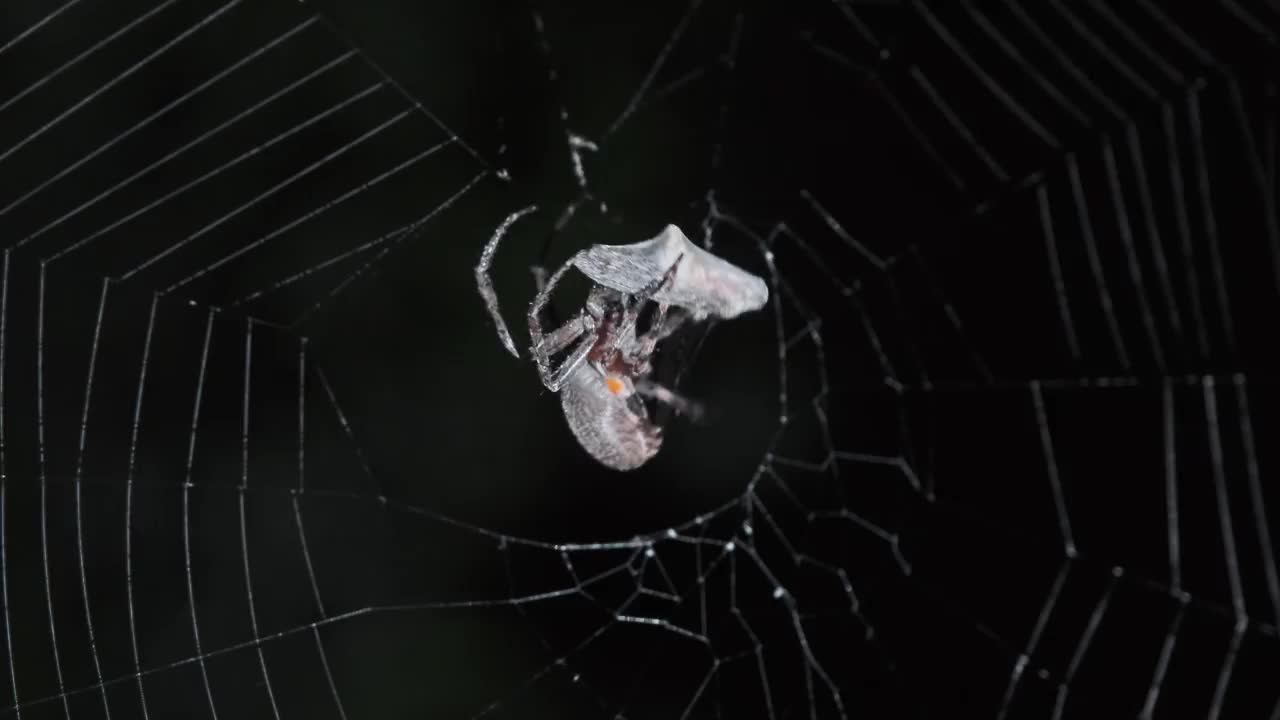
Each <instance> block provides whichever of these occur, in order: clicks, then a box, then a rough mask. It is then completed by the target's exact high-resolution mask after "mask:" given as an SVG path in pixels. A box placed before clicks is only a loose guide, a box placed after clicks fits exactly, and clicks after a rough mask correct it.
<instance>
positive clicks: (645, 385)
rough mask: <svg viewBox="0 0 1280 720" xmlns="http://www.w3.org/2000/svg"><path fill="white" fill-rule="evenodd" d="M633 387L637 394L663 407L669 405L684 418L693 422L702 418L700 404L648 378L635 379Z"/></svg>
mask: <svg viewBox="0 0 1280 720" xmlns="http://www.w3.org/2000/svg"><path fill="white" fill-rule="evenodd" d="M635 387H636V392H637V393H638V394H640V395H643V396H645V397H647V398H653V399H654V400H657V401H658V402H660V403H662V404H663V405H669V406H670V407H671V408H673V409H674V410H675V411H676V412H677V413H680V414H681V415H684V416H685V417H688V418H690V419H693V420H697V419H698V418H700V417H702V405H701V403H698V402H697V401H695V400H690V399H689V398H687V397H684V396H683V395H679V394H677V393H676V392H675V391H673V390H669V389H667V388H665V387H663V386H662V385H659V384H658V383H656V382H654V381H652V380H650V379H648V378H638V379H636V381H635Z"/></svg>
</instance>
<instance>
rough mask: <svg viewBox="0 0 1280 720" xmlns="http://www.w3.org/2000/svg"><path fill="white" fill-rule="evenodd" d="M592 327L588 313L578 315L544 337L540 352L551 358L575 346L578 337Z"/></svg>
mask: <svg viewBox="0 0 1280 720" xmlns="http://www.w3.org/2000/svg"><path fill="white" fill-rule="evenodd" d="M590 327H592V324H591V321H590V320H588V319H587V315H586V313H582V312H580V313H578V314H577V315H574V316H573V317H571V318H569V320H568V322H566V323H565V324H563V325H561V326H560V327H558V328H556V329H555V330H552V331H551V332H549V333H547V334H545V335H543V336H542V340H541V341H540V342H539V346H540V347H539V349H538V352H544V353H546V354H547V357H548V358H550V357H552V356H554V355H555V354H556V353H559V352H560V351H562V350H564V349H565V348H567V347H569V346H570V345H572V344H573V341H574V340H577V339H578V336H579V335H581V334H583V333H585V332H587V330H588V328H590Z"/></svg>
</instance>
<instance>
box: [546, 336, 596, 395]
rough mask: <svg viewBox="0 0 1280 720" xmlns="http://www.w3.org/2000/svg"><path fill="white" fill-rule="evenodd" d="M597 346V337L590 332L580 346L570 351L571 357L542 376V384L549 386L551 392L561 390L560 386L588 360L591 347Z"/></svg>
mask: <svg viewBox="0 0 1280 720" xmlns="http://www.w3.org/2000/svg"><path fill="white" fill-rule="evenodd" d="M594 346H595V338H594V337H592V336H591V335H590V334H588V335H587V336H586V337H584V338H582V340H581V341H580V342H579V343H578V347H576V348H574V349H573V352H571V353H569V357H567V358H565V360H564V362H562V363H560V367H558V368H556V370H555V373H553V374H550V375H549V376H548V375H543V376H542V384H543V385H546V386H547V389H548V390H550V391H551V392H560V388H562V387H564V384H565V383H566V382H568V380H569V377H570V376H571V375H573V373H574V372H575V371H577V369H578V368H579V367H581V366H582V363H584V362H586V361H587V355H589V354H590V353H591V348H592V347H594Z"/></svg>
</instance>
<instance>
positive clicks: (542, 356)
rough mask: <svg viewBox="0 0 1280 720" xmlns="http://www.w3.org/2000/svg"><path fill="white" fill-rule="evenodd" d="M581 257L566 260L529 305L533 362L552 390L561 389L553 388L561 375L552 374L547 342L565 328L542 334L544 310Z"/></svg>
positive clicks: (582, 318)
mask: <svg viewBox="0 0 1280 720" xmlns="http://www.w3.org/2000/svg"><path fill="white" fill-rule="evenodd" d="M579 255H581V253H580V252H579V253H576V254H574V256H573V257H571V258H569V259H568V260H566V261H565V262H564V264H563V265H561V266H560V268H559V269H558V270H556V271H555V272H554V273H552V275H551V277H550V278H547V283H546V285H545V286H544V287H543V288H542V289H541V290H539V291H538V294H537V295H536V296H534V298H533V302H532V303H530V304H529V341H530V343H531V344H532V347H531V348H530V349H531V351H532V353H533V361H534V364H536V365H537V366H538V375H539V376H540V377H541V378H542V383H543V384H544V385H546V386H547V387H548V388H549V389H551V390H559V389H560V388H559V386H558V385H557V386H556V387H552V380H553V379H554V378H555V377H556V376H557V375H559V373H558V372H557V373H555V374H553V373H552V370H551V355H552V353H551V352H550V351H549V350H548V348H549V347H550V345H551V344H550V343H548V342H547V339H548V338H549V337H552V336H556V335H558V334H559V333H560V332H561V330H563V327H562V328H561V330H557V331H554V332H553V333H552V335H551V336H548V335H545V334H544V333H543V332H542V317H541V316H542V308H544V307H545V306H546V304H547V300H549V299H550V298H551V293H552V291H553V290H555V288H556V285H557V284H559V282H560V278H562V277H564V274H565V273H566V272H568V271H569V268H571V267H573V262H574V261H575V260H577V259H578V256H579ZM574 322H575V321H573V320H570V321H569V322H568V323H566V325H571V324H573V323H574ZM577 322H580V323H584V325H583V326H585V324H586V323H588V322H589V321H587V320H586V319H585V316H582V315H580V316H579V320H578V321H577ZM568 342H571V339H570V340H564V343H565V344H567V343H568ZM586 345H587V350H586V351H582V356H583V357H586V353H587V352H590V350H591V343H586ZM577 352H578V351H575V355H576V354H577ZM571 360H573V357H570V359H569V360H566V361H565V362H569V361H571ZM577 362H578V363H579V364H581V362H582V361H581V360H578V361H577ZM562 367H563V366H562ZM566 377H567V376H566ZM560 382H561V383H563V382H564V381H563V380H561V381H560Z"/></svg>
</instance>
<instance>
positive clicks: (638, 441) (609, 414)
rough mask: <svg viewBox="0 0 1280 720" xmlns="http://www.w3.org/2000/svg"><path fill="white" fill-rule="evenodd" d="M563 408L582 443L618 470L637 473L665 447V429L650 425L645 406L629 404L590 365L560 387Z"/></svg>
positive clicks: (603, 461)
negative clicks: (636, 471)
mask: <svg viewBox="0 0 1280 720" xmlns="http://www.w3.org/2000/svg"><path fill="white" fill-rule="evenodd" d="M632 406H634V407H635V408H638V409H639V412H638V413H636V412H633V408H632ZM560 407H561V408H563V409H564V417H565V420H566V421H568V423H569V430H570V431H572V432H573V436H574V437H576V438H577V439H578V444H579V445H581V446H582V448H583V449H584V450H586V451H587V452H588V453H589V454H590V455H591V456H592V457H594V458H595V459H596V460H598V461H599V462H600V463H602V464H604V465H606V466H608V467H611V468H613V469H614V470H634V469H635V468H638V467H640V466H641V465H643V464H645V462H647V461H648V460H649V458H651V457H653V456H654V455H655V454H657V452H658V449H659V448H660V447H662V429H661V428H659V427H657V426H656V425H654V424H652V423H650V422H649V416H648V413H647V412H645V410H644V405H643V404H642V403H632V404H631V405H628V403H627V400H626V398H624V397H623V396H622V395H621V394H617V393H614V392H612V391H611V390H610V388H609V386H608V385H607V383H606V381H605V378H603V377H601V375H600V373H599V372H597V371H596V370H595V369H594V368H592V367H591V366H590V365H587V364H583V365H582V366H581V367H579V368H578V369H577V370H576V371H574V373H573V375H572V376H571V377H570V378H569V381H568V382H567V383H565V385H564V387H562V388H560Z"/></svg>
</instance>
